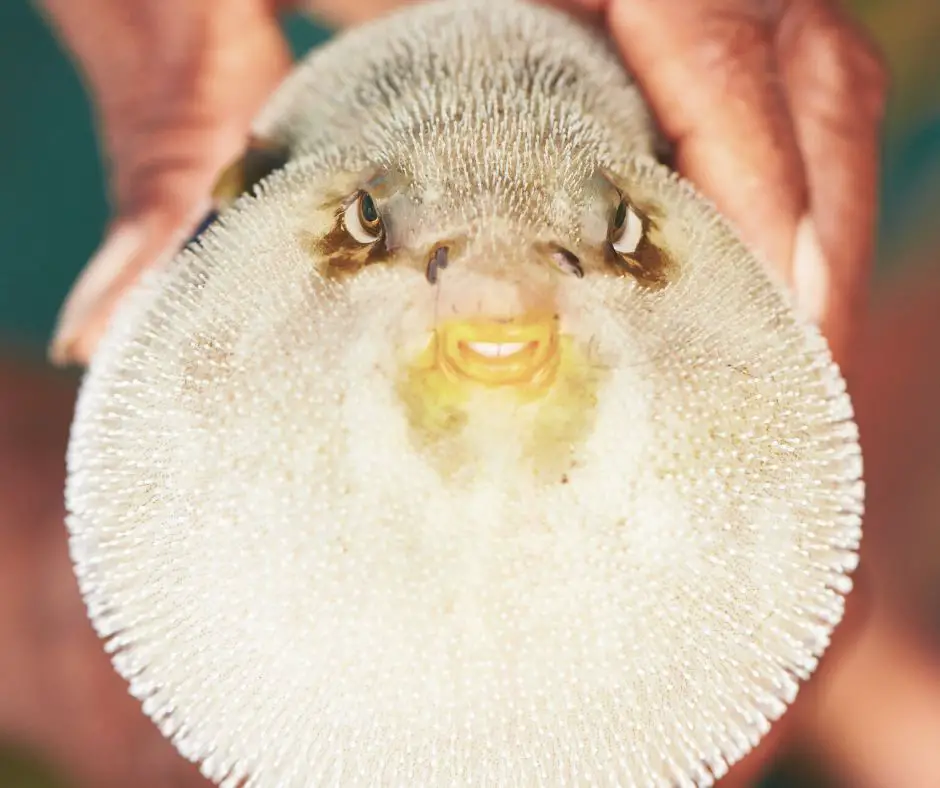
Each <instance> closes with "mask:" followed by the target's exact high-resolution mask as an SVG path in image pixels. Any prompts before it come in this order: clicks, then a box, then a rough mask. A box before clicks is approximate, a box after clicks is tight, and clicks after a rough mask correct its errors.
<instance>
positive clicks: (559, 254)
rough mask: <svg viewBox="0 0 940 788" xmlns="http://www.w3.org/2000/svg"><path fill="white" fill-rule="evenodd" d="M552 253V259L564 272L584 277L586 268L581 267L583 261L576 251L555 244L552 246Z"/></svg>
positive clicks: (580, 277)
mask: <svg viewBox="0 0 940 788" xmlns="http://www.w3.org/2000/svg"><path fill="white" fill-rule="evenodd" d="M551 255H552V259H553V260H554V261H555V265H557V266H558V268H559V269H560V270H562V271H563V272H564V273H566V274H571V275H572V276H576V277H578V279H582V278H583V277H584V268H582V267H581V261H580V260H579V259H578V256H577V255H576V254H575V253H574V252H571V251H569V250H568V249H565V248H564V247H563V246H557V245H554V244H553V245H552V247H551Z"/></svg>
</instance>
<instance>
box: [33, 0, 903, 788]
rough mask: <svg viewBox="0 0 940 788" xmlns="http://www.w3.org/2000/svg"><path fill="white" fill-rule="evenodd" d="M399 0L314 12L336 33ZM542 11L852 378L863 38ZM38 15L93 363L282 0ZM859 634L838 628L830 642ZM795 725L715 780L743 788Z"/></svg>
mask: <svg viewBox="0 0 940 788" xmlns="http://www.w3.org/2000/svg"><path fill="white" fill-rule="evenodd" d="M398 4H399V3H396V2H381V0H378V1H375V2H361V3H355V4H354V3H341V2H323V1H322V0H321V1H320V2H312V3H309V4H308V5H309V6H310V7H311V8H312V10H314V11H315V12H318V13H321V14H323V15H324V17H326V18H328V19H329V20H330V21H333V22H336V23H339V24H347V23H350V22H355V21H360V20H361V19H364V18H367V17H370V16H372V15H374V14H375V13H378V12H379V11H381V10H384V9H386V8H389V7H391V6H393V5H398ZM554 4H555V5H561V6H562V7H565V8H567V9H569V10H571V11H573V12H577V13H583V14H586V15H589V16H593V17H595V18H596V19H597V20H598V21H599V22H600V23H602V24H605V25H606V26H607V27H608V29H609V30H610V32H611V33H612V35H613V37H614V39H615V40H616V41H617V42H618V44H619V45H620V48H621V51H622V52H623V56H624V59H625V61H626V63H627V65H628V66H629V67H630V68H631V70H632V71H633V72H634V74H635V75H636V77H637V79H638V82H639V84H640V86H641V88H642V89H643V90H644V91H645V93H646V95H647V99H648V100H649V102H650V104H651V106H652V108H653V110H654V112H655V113H656V115H657V117H658V119H659V121H660V124H661V126H662V128H663V130H664V132H665V133H666V135H667V137H668V138H669V139H670V140H671V141H672V142H673V143H674V144H675V146H676V151H675V161H676V164H677V166H678V167H679V169H680V170H681V171H682V172H683V173H684V174H686V175H687V176H688V177H690V178H691V179H692V180H693V181H694V182H695V183H696V184H697V185H698V186H699V188H700V189H701V190H702V191H703V192H704V193H705V194H706V195H708V196H709V197H711V198H712V199H713V200H714V201H715V202H716V203H717V205H718V206H719V208H721V209H722V210H723V211H724V212H725V214H726V215H727V216H728V217H729V218H730V219H731V220H732V221H733V222H735V223H736V224H737V226H738V228H739V229H740V231H741V233H742V235H743V236H744V237H745V238H746V239H747V240H748V241H750V242H751V244H752V245H753V246H754V247H755V248H757V249H758V250H759V251H761V252H762V253H763V254H764V255H765V256H766V257H767V259H768V260H769V261H770V262H771V263H772V264H773V265H774V266H775V267H776V268H777V270H778V271H779V272H780V273H781V274H782V275H783V277H784V279H785V280H786V281H787V282H789V283H790V284H792V285H793V286H794V288H795V289H796V292H797V295H798V297H799V298H800V300H801V303H802V304H803V306H804V308H805V309H806V310H807V311H808V312H809V313H810V314H811V315H812V316H813V317H814V318H815V319H817V320H819V322H820V323H821V324H822V326H823V328H824V330H825V332H826V334H827V336H828V337H829V339H830V342H831V343H832V345H833V347H834V350H835V352H836V355H837V358H838V359H839V360H840V361H841V362H842V363H843V365H844V366H846V367H848V368H849V370H850V369H851V367H850V361H851V353H850V350H851V348H852V341H851V340H852V336H853V335H854V332H855V326H856V325H857V324H858V322H859V320H860V319H861V317H862V315H863V312H864V305H865V302H866V300H867V292H868V291H867V281H868V272H869V261H870V256H871V248H872V230H873V224H874V214H875V184H876V177H877V166H876V162H877V156H876V153H877V144H878V136H879V127H880V122H881V115H882V108H883V98H884V91H885V77H884V69H883V67H882V66H881V64H880V61H879V60H878V58H877V56H876V55H875V54H874V53H873V50H872V48H871V46H870V45H869V44H868V43H867V41H866V40H865V39H864V37H863V36H861V34H860V33H859V32H858V31H857V29H856V28H855V27H854V26H853V25H852V24H851V23H850V21H849V20H848V18H847V17H846V16H845V15H844V14H843V13H842V12H840V11H839V9H838V8H837V7H836V6H835V5H834V4H833V3H830V2H823V0H791V2H781V3H778V4H777V5H776V6H775V7H774V8H771V5H773V4H767V3H759V2H755V0H709V2H700V3H696V4H694V5H685V4H683V6H682V10H681V12H679V11H677V9H678V4H666V3H661V2H657V0H625V1H624V2H620V1H618V0H611V2H596V1H595V2H590V0H580V1H576V0H572V1H571V2H562V0H555V2H554ZM41 5H42V7H43V8H44V10H45V11H46V13H47V15H48V18H49V19H50V22H51V23H52V24H53V26H54V27H55V29H56V30H57V31H58V33H59V35H60V36H61V37H62V39H63V41H64V42H65V44H66V46H67V47H68V48H69V50H70V51H71V52H72V53H73V55H74V57H75V58H76V61H77V63H78V65H79V67H80V70H81V72H82V74H83V75H84V78H85V80H86V83H87V85H88V88H89V91H90V93H91V96H92V98H93V100H94V102H95V105H96V107H97V109H98V116H99V121H100V132H101V140H102V145H103V148H104V150H105V153H106V155H107V159H108V161H109V162H110V167H111V183H112V196H113V203H114V214H115V215H114V221H113V223H112V225H111V228H110V231H109V234H108V237H107V238H106V239H105V241H104V243H103V245H102V247H101V249H100V251H99V253H98V254H97V255H96V257H95V259H94V260H93V261H92V263H91V264H90V266H89V267H88V269H87V270H86V273H85V274H84V275H83V277H82V278H81V279H80V281H79V283H78V285H77V287H76V289H75V291H74V292H73V295H72V297H71V299H70V300H69V302H68V303H67V304H66V307H65V309H64V310H63V313H62V321H61V324H60V327H59V332H58V334H57V337H56V339H55V341H54V344H53V348H52V354H53V357H54V358H55V359H56V360H58V361H60V362H78V363H85V362H87V360H88V358H89V357H90V355H91V354H92V353H93V351H94V347H95V345H96V343H97V341H98V339H99V337H100V335H101V333H102V331H103V330H104V328H105V326H106V324H107V319H108V317H109V316H110V312H111V309H112V308H113V306H114V304H115V303H116V301H117V300H118V299H119V298H120V296H121V294H122V293H123V292H124V291H125V290H126V289H127V287H128V286H129V285H130V284H131V282H132V281H133V280H134V279H135V278H136V277H137V276H138V275H139V274H140V272H141V271H142V270H144V269H145V268H147V267H150V266H153V265H158V264H160V262H161V261H162V260H165V259H166V258H167V256H168V255H170V254H172V253H173V252H175V251H176V249H177V248H178V246H179V245H180V243H181V242H182V241H183V240H184V239H185V237H186V236H187V235H188V234H189V232H190V230H191V229H192V227H193V226H194V225H195V224H196V223H197V222H198V221H199V219H200V218H201V217H202V215H203V214H204V212H205V211H206V209H207V207H208V198H209V192H210V190H211V187H212V185H213V182H214V180H215V178H216V176H217V174H218V172H219V170H220V169H221V168H222V167H224V166H225V165H226V164H227V163H228V162H229V161H230V160H232V159H233V158H235V157H236V156H237V155H238V153H239V152H240V150H241V147H242V145H243V143H244V138H245V134H246V131H247V128H248V125H249V123H250V121H251V119H252V117H253V116H254V114H255V113H256V111H257V110H258V109H259V108H260V106H261V104H262V103H263V102H264V100H265V98H266V97H267V96H268V95H269V93H270V91H271V90H272V89H273V88H274V86H275V85H276V84H277V83H278V81H279V80H280V79H281V77H282V76H283V75H284V73H285V72H286V70H287V69H288V68H289V65H290V59H289V54H288V50H287V47H286V45H285V44H284V41H283V39H282V37H281V34H280V30H279V28H278V25H277V22H276V12H277V11H278V10H280V8H283V7H284V4H282V3H276V2H273V0H225V2H224V3H223V2H222V0H206V1H205V2H202V3H190V2H184V0H138V1H137V2H135V3H126V2H124V0H86V2H84V3H82V4H80V5H79V4H75V3H73V2H71V1H70V0H43V1H42V3H41ZM853 597H854V598H855V599H856V600H857V599H858V595H857V594H856V595H853ZM854 607H855V608H856V610H858V609H859V607H860V606H859V605H858V604H855V605H854ZM858 615H859V614H858V613H855V612H853V613H852V616H853V618H855V617H857V616H858ZM852 631H853V627H852V626H850V625H843V626H842V627H840V630H839V632H838V637H839V639H840V640H842V641H845V640H846V639H848V638H849V637H850V635H851V633H852ZM834 651H835V652H836V653H837V652H838V649H834ZM831 659H832V657H827V660H826V661H825V662H829V661H831ZM822 670H823V671H824V670H825V663H824V667H823V669H822ZM804 695H810V697H811V693H804ZM805 703H806V701H803V704H802V705H805ZM798 708H799V705H798ZM792 719H793V714H792V713H791V714H788V715H787V717H786V718H785V719H784V720H783V721H781V723H780V724H778V725H777V726H775V729H774V731H773V732H772V734H771V735H770V736H769V737H768V739H767V741H766V742H765V744H764V745H762V747H761V748H759V750H758V751H757V752H756V753H755V754H754V755H753V756H751V757H750V758H749V759H748V760H747V762H746V763H745V764H742V765H741V766H739V767H738V768H736V769H735V771H734V773H733V775H732V776H731V777H729V779H728V780H727V781H726V783H725V784H731V783H732V782H733V781H734V780H738V781H740V782H747V781H748V779H749V774H750V773H751V772H752V771H753V770H755V769H759V768H760V767H761V765H762V764H763V762H764V760H765V759H766V757H768V756H769V755H770V754H771V753H772V752H773V750H774V747H775V746H776V745H777V743H778V741H779V740H780V738H781V737H782V736H783V735H784V734H785V733H786V730H787V728H788V725H789V724H791V720H792Z"/></svg>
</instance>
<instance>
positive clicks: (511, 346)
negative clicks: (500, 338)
mask: <svg viewBox="0 0 940 788" xmlns="http://www.w3.org/2000/svg"><path fill="white" fill-rule="evenodd" d="M467 346H468V347H469V348H470V349H471V350H472V351H473V352H474V353H477V354H479V355H481V356H486V357H487V358H502V357H503V356H511V355H513V353H518V352H519V351H520V350H522V349H523V348H524V347H525V346H526V343H525V342H468V343H467Z"/></svg>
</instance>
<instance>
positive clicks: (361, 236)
mask: <svg viewBox="0 0 940 788" xmlns="http://www.w3.org/2000/svg"><path fill="white" fill-rule="evenodd" d="M343 224H344V225H345V227H346V232H348V233H349V234H350V235H351V236H352V237H353V239H354V240H356V241H358V242H359V243H361V244H372V243H375V242H376V241H378V240H379V238H381V237H382V217H381V216H380V215H379V210H378V208H376V205H375V200H373V199H372V196H371V195H370V194H369V193H368V192H359V193H358V194H357V195H356V199H354V200H353V201H352V202H351V203H349V205H347V206H346V209H345V211H343Z"/></svg>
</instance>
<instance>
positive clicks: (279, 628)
mask: <svg viewBox="0 0 940 788" xmlns="http://www.w3.org/2000/svg"><path fill="white" fill-rule="evenodd" d="M253 134H254V136H255V138H256V140H257V141H256V143H253V147H252V153H251V155H250V156H249V157H248V160H247V164H246V165H245V166H242V167H240V168H236V170H234V171H233V172H238V173H241V174H242V176H244V175H245V173H251V172H254V175H253V176H251V177H248V178H247V181H248V182H247V183H246V184H244V185H246V186H248V187H250V188H248V190H247V192H246V193H245V194H243V195H242V196H240V197H239V198H238V199H237V200H236V201H235V202H234V204H233V205H230V206H228V207H227V208H225V209H224V210H223V211H222V212H221V214H220V216H219V217H218V219H217V220H215V221H213V222H212V223H211V226H209V227H208V228H207V229H206V230H205V231H204V232H203V233H202V234H200V236H199V237H198V239H197V240H195V241H194V242H193V243H192V244H191V245H189V246H188V247H187V249H186V250H185V251H183V252H181V253H180V254H179V255H178V256H177V257H176V259H175V260H174V261H173V262H172V264H171V265H169V266H168V267H166V268H164V269H162V270H160V271H157V272H154V273H152V274H150V275H149V276H148V277H146V278H145V279H144V280H143V281H142V282H141V284H140V285H139V286H138V287H137V288H136V289H135V290H134V291H133V292H132V293H131V294H130V295H129V296H128V297H127V299H126V300H125V302H124V303H123V304H122V305H121V307H120V309H119V311H118V313H117V316H116V318H115V319H114V321H113V322H112V325H111V327H110V329H109V331H108V333H107V335H106V337H105V339H104V341H103V342H102V344H101V346H100V349H99V352H98V353H97V355H96V357H95V358H94V360H93V362H92V364H91V367H90V370H89V372H88V374H87V376H86V379H85V381H84V383H83V387H82V391H81V396H80V399H79V403H78V406H77V413H76V418H75V423H74V428H73V433H72V439H71V444H70V448H69V456H68V466H69V476H68V482H67V505H68V509H69V518H68V526H69V529H70V539H71V550H72V556H73V559H74V564H75V567H76V571H77V575H78V577H79V579H80V584H81V589H82V592H83V595H84V598H85V600H86V603H87V606H88V610H89V613H90V617H91V619H92V621H93V623H94V625H95V627H96V628H97V631H98V632H99V633H100V635H101V636H102V637H103V638H104V639H105V640H106V641H107V648H108V650H109V651H110V652H111V654H112V655H113V661H114V665H115V666H116V669H117V670H118V671H119V672H120V674H121V675H123V676H124V677H125V678H126V679H127V680H128V681H129V683H130V688H131V691H132V693H133V694H134V695H135V696H136V697H137V698H139V699H140V701H141V702H142V705H143V709H144V711H145V712H146V713H147V714H148V715H150V717H152V718H153V720H154V721H155V722H156V723H157V724H158V725H159V727H160V729H161V730H162V732H163V733H164V734H165V735H166V736H167V737H169V738H171V739H172V741H173V742H174V743H175V745H176V747H177V748H178V749H179V751H180V752H181V753H182V754H183V755H184V756H186V757H187V758H189V759H191V760H193V761H196V762H198V763H200V764H201V768H202V771H203V773H204V774H205V775H206V776H207V777H209V778H211V779H212V780H214V781H215V782H216V783H218V784H220V785H222V786H241V785H244V786H252V787H257V788H274V786H278V787H283V788H295V787H296V788H301V787H302V786H344V787H345V786H360V785H361V786H403V787H408V788H412V787H414V788H422V787H423V786H536V785H543V786H561V785H568V786H571V785H593V786H673V785H675V786H706V785H710V784H712V783H713V782H714V781H715V780H716V779H718V778H720V777H721V776H722V775H723V774H724V773H725V772H726V771H727V769H728V767H729V765H731V764H733V763H734V762H736V761H738V760H739V759H740V758H742V757H743V756H744V755H745V754H746V753H747V752H748V751H749V750H750V749H751V748H752V747H753V746H754V745H755V744H756V743H757V742H758V741H759V740H760V739H761V737H762V736H763V735H764V733H765V732H766V731H767V730H768V729H769V727H770V726H771V724H772V722H773V721H774V720H775V719H776V718H778V717H779V716H780V715H781V713H782V712H783V711H784V710H785V708H786V707H787V705H788V704H789V703H790V702H791V701H792V700H793V699H794V697H795V695H796V693H797V690H798V687H799V685H800V682H801V680H803V679H805V678H807V677H808V676H809V675H810V674H811V673H812V672H813V670H814V668H815V666H816V664H817V659H818V658H819V656H820V655H821V654H822V652H823V651H824V650H825V648H826V646H827V644H828V642H829V637H830V633H831V631H832V629H833V627H834V626H835V625H836V624H837V623H838V621H839V620H840V618H841V616H842V613H843V603H844V594H845V593H846V592H847V591H848V590H849V589H850V587H851V581H850V575H851V572H852V570H853V569H854V567H855V565H856V561H857V549H858V546H859V541H860V535H861V531H860V528H861V526H860V521H861V514H862V508H863V488H862V481H861V455H860V450H859V445H858V435H857V430H856V427H855V424H854V422H853V414H852V409H851V404H850V400H849V398H848V396H847V393H846V390H845V386H844V383H843V380H842V378H841V376H840V373H839V371H838V369H837V368H836V366H835V365H834V364H833V361H832V360H831V357H830V354H829V351H828V349H827V346H826V343H825V342H824V340H823V339H822V337H821V336H820V334H819V332H818V330H817V329H816V328H815V327H813V326H812V325H811V324H810V323H809V322H808V321H807V320H805V319H804V318H803V317H802V316H801V315H800V314H799V313H798V311H797V310H796V308H795V307H794V306H793V305H792V304H791V301H790V298H789V297H788V295H787V294H786V293H785V291H784V289H783V287H782V286H781V284H780V283H778V282H777V281H776V280H774V279H773V277H772V275H771V274H769V273H768V270H767V267H766V266H765V265H764V264H763V262H762V261H761V260H760V259H759V258H758V257H757V256H755V254H753V253H752V252H751V251H749V249H748V248H747V247H746V246H745V245H744V244H743V243H742V242H741V241H740V240H739V238H738V236H737V235H736V233H735V231H734V230H733V229H732V228H731V227H730V226H729V224H728V222H727V221H725V220H724V219H723V218H722V217H721V216H720V215H719V214H718V213H717V212H716V210H715V208H713V207H712V206H711V204H710V203H708V202H707V201H706V200H705V199H704V198H702V197H701V196H699V194H697V193H696V191H695V190H694V189H693V188H692V187H691V186H690V185H689V184H688V183H687V182H685V181H684V180H682V179H681V178H680V177H679V176H677V175H676V174H675V173H673V172H672V171H671V170H669V169H668V167H667V166H666V165H664V164H662V163H660V162H659V161H658V159H657V156H658V155H659V151H660V150H661V147H662V146H661V145H660V142H659V139H658V136H657V132H656V126H655V122H654V119H653V118H652V117H651V115H650V112H649V110H648V109H647V107H646V105H645V104H644V101H643V99H642V97H641V94H640V92H639V91H638V89H637V87H636V86H635V84H634V83H633V81H632V79H631V77H630V75H629V74H628V73H626V72H625V70H624V68H623V66H622V65H621V63H620V61H619V59H618V57H617V55H616V53H615V51H614V49H613V47H612V46H611V45H610V42H608V41H607V39H606V38H605V37H604V36H603V34H602V33H600V32H599V31H597V30H594V29H593V28H591V27H588V26H584V25H582V24H581V23H580V22H575V21H574V20H572V19H571V18H569V17H568V16H566V15H563V14H562V13H560V12H558V11H555V10H550V9H548V8H544V7H541V6H536V5H530V4H528V3H525V2H519V1H518V0H512V1H511V2H508V1H507V0H470V1H469V2H467V1H466V0H460V1H459V2H458V1H457V0H443V1H442V2H429V3H423V4H417V5H413V6H410V7H408V8H406V9H404V10H399V11H397V12H395V13H393V14H391V15H389V16H386V17H384V18H381V19H379V20H376V21H374V22H372V23H369V24H366V25H363V26H362V27H358V28H354V29H351V30H349V31H347V32H345V33H343V34H341V35H340V36H338V37H337V38H335V39H333V40H332V41H331V42H329V43H328V44H327V45H325V46H323V47H322V48H320V49H318V50H316V51H315V52H314V53H313V54H311V55H310V56H309V57H308V58H307V59H306V60H304V61H302V62H301V63H300V64H298V65H297V67H296V69H295V70H294V71H293V72H292V74H291V75H290V76H289V77H288V78H287V79H286V81H285V82H284V83H283V85H282V86H281V87H280V88H279V89H278V90H277V91H276V92H275V94H274V95H273V96H272V98H271V100H270V102H269V103H268V105H267V107H266V108H265V109H264V110H263V111H262V112H261V114H260V115H259V117H258V118H257V121H256V123H255V125H254V129H253ZM259 161H260V162H261V164H262V165H264V166H259V164H258V162H259ZM236 180H238V179H236ZM232 182H233V181H232V178H231V177H230V176H229V177H228V178H227V180H225V183H227V184H228V185H229V187H230V186H231V183H232ZM225 183H224V184H223V186H224V185H225Z"/></svg>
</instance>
